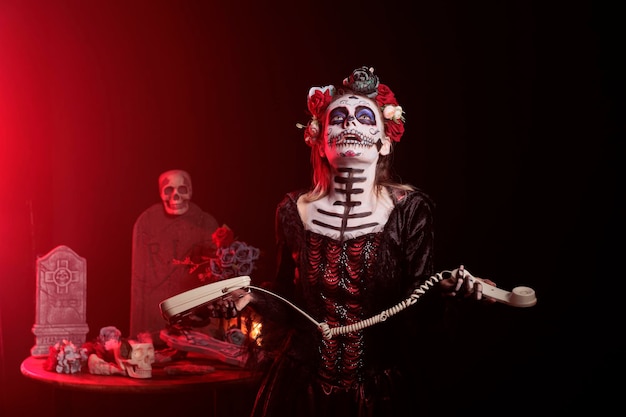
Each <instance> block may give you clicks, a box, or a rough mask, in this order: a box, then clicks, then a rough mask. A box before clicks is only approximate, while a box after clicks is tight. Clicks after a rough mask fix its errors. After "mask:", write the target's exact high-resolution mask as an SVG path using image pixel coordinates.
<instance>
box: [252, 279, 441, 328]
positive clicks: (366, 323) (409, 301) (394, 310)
mask: <svg viewBox="0 0 626 417" xmlns="http://www.w3.org/2000/svg"><path fill="white" fill-rule="evenodd" d="M444 273H449V274H451V273H452V271H442V272H439V273H437V274H435V275H433V276H431V277H430V278H428V279H427V280H426V281H424V283H423V284H421V285H420V286H419V287H417V288H415V289H414V290H413V292H412V293H411V295H410V296H409V297H408V298H406V299H405V300H402V301H401V302H399V303H398V304H396V305H394V306H392V307H391V308H388V309H386V310H383V311H381V312H380V313H378V314H376V315H375V316H372V317H370V318H367V319H365V320H361V321H359V322H356V323H352V324H349V325H346V326H338V327H333V328H331V327H330V326H329V325H328V323H319V322H317V321H316V320H315V319H314V318H313V317H311V316H310V315H308V314H307V313H306V312H305V311H303V310H302V309H300V308H298V307H297V306H296V305H294V304H293V303H292V302H291V301H289V300H287V299H285V298H283V297H281V296H280V295H278V294H274V293H273V292H271V291H268V290H266V289H264V288H260V287H255V286H252V285H249V286H248V287H247V288H253V289H255V290H258V291H262V292H265V293H267V294H270V295H272V296H274V297H276V298H279V299H280V300H282V301H284V302H285V303H287V304H289V305H290V306H291V307H293V308H294V309H295V310H297V311H298V312H300V313H301V314H302V315H303V316H305V317H306V318H307V319H309V320H310V321H311V322H313V324H315V326H316V327H317V328H318V329H320V331H321V332H322V335H323V337H324V339H326V340H330V339H332V338H333V336H339V335H342V334H347V333H351V332H355V331H359V330H363V329H365V328H366V327H370V326H373V325H374V324H376V323H380V322H382V321H385V320H387V319H388V318H389V317H391V316H393V315H395V314H398V313H399V312H400V311H402V310H404V309H405V308H407V307H409V306H411V305H413V304H415V303H416V302H417V300H418V299H419V298H420V297H421V296H422V295H423V294H424V293H425V292H426V291H428V290H429V289H431V288H432V287H434V286H435V284H437V283H439V282H440V281H442V280H443V279H444V277H443V274H444Z"/></svg>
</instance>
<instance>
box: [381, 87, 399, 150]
mask: <svg viewBox="0 0 626 417" xmlns="http://www.w3.org/2000/svg"><path fill="white" fill-rule="evenodd" d="M376 103H377V104H378V105H379V106H380V107H381V108H382V107H383V106H384V105H385V104H391V105H393V106H397V105H398V102H397V101H396V96H395V95H394V94H393V91H391V89H390V88H389V87H387V86H386V85H385V84H378V95H377V96H376ZM385 133H386V134H387V136H389V139H391V140H392V141H394V142H400V138H401V137H402V135H403V134H404V122H403V121H402V120H385Z"/></svg>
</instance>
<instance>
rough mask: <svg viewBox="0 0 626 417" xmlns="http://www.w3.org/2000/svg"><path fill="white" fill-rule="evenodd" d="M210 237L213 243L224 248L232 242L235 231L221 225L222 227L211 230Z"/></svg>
mask: <svg viewBox="0 0 626 417" xmlns="http://www.w3.org/2000/svg"><path fill="white" fill-rule="evenodd" d="M211 239H213V243H215V245H216V246H217V247H218V248H224V247H226V246H229V245H230V244H231V243H233V241H234V240H235V233H234V232H233V231H232V230H231V229H230V227H228V226H226V225H223V226H222V227H218V228H217V229H216V230H215V232H213V234H212V235H211Z"/></svg>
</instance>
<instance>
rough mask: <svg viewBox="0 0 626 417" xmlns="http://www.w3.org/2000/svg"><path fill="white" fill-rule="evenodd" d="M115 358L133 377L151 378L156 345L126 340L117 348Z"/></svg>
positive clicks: (127, 373)
mask: <svg viewBox="0 0 626 417" xmlns="http://www.w3.org/2000/svg"><path fill="white" fill-rule="evenodd" d="M115 359H116V361H117V364H118V365H119V367H120V368H122V369H123V370H124V371H125V372H126V375H128V376H129V377H131V378H151V377H152V364H153V363H154V360H155V357H154V345H153V344H152V343H143V342H138V341H136V340H129V341H124V342H122V343H121V344H120V346H119V348H116V349H115Z"/></svg>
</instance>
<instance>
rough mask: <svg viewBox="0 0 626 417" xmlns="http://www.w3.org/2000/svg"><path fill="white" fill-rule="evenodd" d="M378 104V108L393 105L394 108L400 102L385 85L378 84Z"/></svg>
mask: <svg viewBox="0 0 626 417" xmlns="http://www.w3.org/2000/svg"><path fill="white" fill-rule="evenodd" d="M376 103H378V107H383V105H385V104H393V105H394V106H397V105H398V102H397V101H396V96H395V95H394V94H393V92H392V91H391V89H390V88H389V87H387V86H386V85H385V84H378V95H377V96H376Z"/></svg>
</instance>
